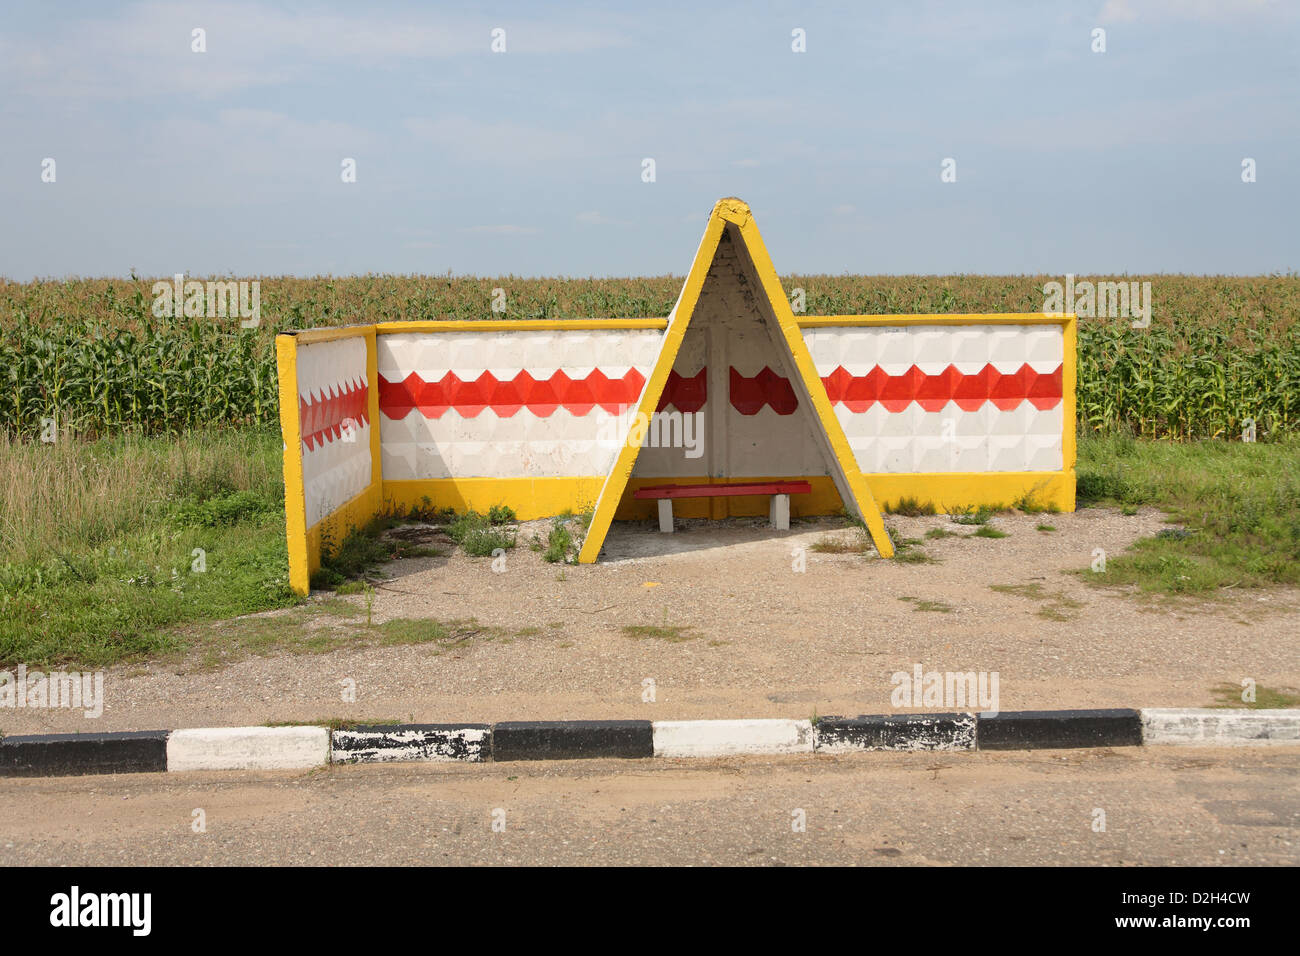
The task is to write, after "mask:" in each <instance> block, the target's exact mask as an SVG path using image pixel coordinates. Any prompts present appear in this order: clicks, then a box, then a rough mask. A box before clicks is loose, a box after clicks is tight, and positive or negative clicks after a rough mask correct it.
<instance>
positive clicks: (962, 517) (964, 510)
mask: <svg viewBox="0 0 1300 956" xmlns="http://www.w3.org/2000/svg"><path fill="white" fill-rule="evenodd" d="M944 510H945V511H946V512H947V514H948V519H949V520H950V521H952V523H953V524H960V525H980V524H987V523H988V520H989V518H992V517H993V516H994V515H995V514H998V513H999V512H1002V511H1005V510H1006V509H1005V508H990V507H987V506H986V505H980V506H979V507H978V508H975V507H972V506H970V505H949V506H948V507H947V508H946V509H944Z"/></svg>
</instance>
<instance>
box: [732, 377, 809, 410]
mask: <svg viewBox="0 0 1300 956" xmlns="http://www.w3.org/2000/svg"><path fill="white" fill-rule="evenodd" d="M730 371H731V381H730V389H731V407H732V408H734V409H735V410H736V411H738V412H740V414H742V415H757V414H758V413H759V411H761V410H762V408H763V406H764V405H771V406H772V411H774V412H776V413H777V414H778V415H792V414H794V410H795V409H796V408H798V407H799V399H797V398H796V397H795V394H794V386H792V385H791V384H790V380H789V379H788V378H784V377H783V376H780V375H777V374H776V372H773V371H772V370H771V369H770V368H768V367H767V366H766V365H764V366H763V371H761V372H759V373H758V374H757V375H755V376H754V377H752V378H746V377H745V376H743V375H741V374H740V373H739V372H737V371H736V370H735V369H734V368H733V369H731V370H730Z"/></svg>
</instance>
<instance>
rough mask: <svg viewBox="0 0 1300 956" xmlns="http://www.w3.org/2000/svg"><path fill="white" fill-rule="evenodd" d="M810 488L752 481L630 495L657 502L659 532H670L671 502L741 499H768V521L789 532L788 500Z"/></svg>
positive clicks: (664, 488)
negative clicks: (676, 500) (752, 496)
mask: <svg viewBox="0 0 1300 956" xmlns="http://www.w3.org/2000/svg"><path fill="white" fill-rule="evenodd" d="M811 491H812V485H811V484H809V483H808V482H806V481H755V482H749V483H747V484H735V485H710V484H694V485H648V486H646V487H645V488H638V489H637V490H636V491H634V492H633V493H632V497H633V498H641V499H646V498H653V499H657V500H658V501H659V530H660V531H661V532H663V533H664V534H672V532H673V499H674V498H736V497H740V496H741V495H771V496H772V501H771V504H770V505H769V506H768V518H769V519H770V520H771V522H772V527H773V528H776V529H777V530H778V531H787V530H789V528H790V496H791V495H806V494H809V493H810V492H811Z"/></svg>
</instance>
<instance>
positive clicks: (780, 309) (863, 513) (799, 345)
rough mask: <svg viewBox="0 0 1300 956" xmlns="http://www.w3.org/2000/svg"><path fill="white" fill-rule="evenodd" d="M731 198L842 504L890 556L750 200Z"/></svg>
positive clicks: (873, 503) (885, 534) (876, 513)
mask: <svg viewBox="0 0 1300 956" xmlns="http://www.w3.org/2000/svg"><path fill="white" fill-rule="evenodd" d="M733 202H735V203H736V205H737V206H739V208H732V209H729V210H728V212H727V213H724V215H726V216H727V218H728V220H729V221H731V222H735V223H736V224H737V225H738V226H739V227H740V235H741V238H742V239H743V240H744V242H745V248H746V250H747V251H748V252H749V257H750V260H751V261H752V262H753V264H754V271H755V272H757V273H758V279H759V281H760V282H761V283H762V284H763V289H764V291H765V292H766V294H767V300H768V304H769V305H770V306H771V308H772V312H773V314H774V315H775V316H776V322H777V326H778V327H779V328H780V330H781V334H782V335H784V336H785V342H786V345H787V346H788V347H789V349H790V354H791V355H792V356H793V357H794V364H795V367H796V368H797V369H798V370H799V376H800V378H802V379H803V384H804V389H805V390H806V391H807V394H808V397H809V398H811V399H812V403H813V409H814V410H815V411H816V412H817V419H818V421H820V422H821V426H822V430H823V431H824V432H825V434H826V439H827V441H828V442H829V443H830V446H831V452H832V454H834V456H835V460H836V463H837V465H838V466H839V469H840V473H841V474H842V475H843V476H844V482H845V484H847V485H848V488H849V492H850V493H851V494H852V495H853V497H854V499H855V500H854V501H846V502H844V504H845V506H846V507H847V508H848V509H849V511H850V512H852V513H854V514H856V515H857V516H858V517H860V518H861V519H862V521H863V523H864V524H865V525H866V527H867V532H868V533H869V534H870V535H871V541H872V543H873V544H874V545H875V546H876V550H877V551H878V552H879V553H880V556H881V557H882V558H892V557H893V556H894V545H893V542H891V541H890V540H889V533H888V532H887V531H885V522H884V519H883V518H882V517H881V515H880V509H879V508H877V507H876V500H875V498H873V497H872V494H871V488H870V487H869V486H868V484H867V481H866V479H865V478H863V476H862V472H861V471H860V470H859V468H858V460H857V457H856V456H855V455H854V454H853V449H852V448H851V447H850V446H849V440H848V438H847V437H845V435H844V428H843V427H842V426H841V425H840V420H839V419H838V418H836V417H835V411H834V409H833V408H832V407H831V400H830V396H828V395H827V394H826V386H825V384H824V383H823V382H822V379H821V376H820V375H819V374H817V366H816V365H815V364H814V363H813V359H812V354H811V353H810V352H809V351H808V345H807V343H806V342H804V339H803V333H802V332H800V331H799V326H798V325H797V324H796V323H795V319H794V313H793V312H792V311H791V309H790V302H789V300H788V299H787V298H786V297H785V292H784V291H783V290H782V288H781V280H780V278H779V277H778V276H777V274H776V268H775V267H774V266H773V265H772V259H771V257H770V256H769V255H768V253H767V246H766V245H764V243H763V237H762V236H761V235H760V234H759V232H758V225H757V224H756V223H755V222H754V217H753V216H752V215H750V212H749V207H748V206H746V205H745V204H744V203H740V202H738V201H733ZM733 217H734V218H733Z"/></svg>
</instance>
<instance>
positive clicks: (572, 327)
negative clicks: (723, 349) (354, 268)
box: [375, 319, 668, 335]
mask: <svg viewBox="0 0 1300 956" xmlns="http://www.w3.org/2000/svg"><path fill="white" fill-rule="evenodd" d="M375 327H376V328H377V329H378V330H379V334H380V335H388V334H392V333H397V332H546V331H553V330H563V331H569V332H576V331H584V330H585V331H591V330H602V329H603V330H606V331H608V330H611V329H646V330H654V331H663V330H664V329H666V328H668V320H667V319H484V320H482V321H477V320H469V321H466V320H461V319H454V320H448V321H446V322H380V323H378V325H376V326H375Z"/></svg>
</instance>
